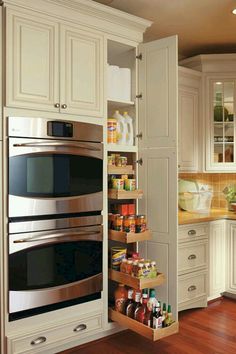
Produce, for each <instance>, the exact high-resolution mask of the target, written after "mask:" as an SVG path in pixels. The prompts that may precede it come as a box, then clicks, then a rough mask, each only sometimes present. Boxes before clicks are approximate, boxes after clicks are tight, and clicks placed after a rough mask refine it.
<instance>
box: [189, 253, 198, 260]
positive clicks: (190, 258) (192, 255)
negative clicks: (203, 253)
mask: <svg viewBox="0 0 236 354" xmlns="http://www.w3.org/2000/svg"><path fill="white" fill-rule="evenodd" d="M196 258H197V256H196V254H190V256H188V259H189V260H192V259H196Z"/></svg>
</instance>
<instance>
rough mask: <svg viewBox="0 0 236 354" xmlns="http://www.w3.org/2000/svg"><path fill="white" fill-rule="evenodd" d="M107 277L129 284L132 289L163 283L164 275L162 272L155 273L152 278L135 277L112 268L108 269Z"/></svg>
mask: <svg viewBox="0 0 236 354" xmlns="http://www.w3.org/2000/svg"><path fill="white" fill-rule="evenodd" d="M109 279H111V280H113V281H116V282H118V283H122V284H125V285H127V286H130V287H131V288H133V289H147V288H153V287H156V286H159V285H161V284H163V283H164V281H165V276H164V274H162V273H156V275H155V277H154V278H137V277H135V276H132V275H129V274H126V273H123V272H120V271H117V270H114V269H109Z"/></svg>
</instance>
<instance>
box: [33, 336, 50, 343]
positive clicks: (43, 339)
mask: <svg viewBox="0 0 236 354" xmlns="http://www.w3.org/2000/svg"><path fill="white" fill-rule="evenodd" d="M46 340H47V339H46V337H43V336H42V337H38V338H36V339H34V340H32V342H31V343H30V344H31V345H38V344H42V343H44V342H46Z"/></svg>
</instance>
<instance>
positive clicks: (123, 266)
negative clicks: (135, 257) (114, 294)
mask: <svg viewBox="0 0 236 354" xmlns="http://www.w3.org/2000/svg"><path fill="white" fill-rule="evenodd" d="M126 266H127V259H126V258H123V259H122V261H121V265H120V272H122V273H126Z"/></svg>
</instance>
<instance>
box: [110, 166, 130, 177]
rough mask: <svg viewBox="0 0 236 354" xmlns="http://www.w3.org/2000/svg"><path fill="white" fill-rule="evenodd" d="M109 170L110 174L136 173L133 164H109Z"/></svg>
mask: <svg viewBox="0 0 236 354" xmlns="http://www.w3.org/2000/svg"><path fill="white" fill-rule="evenodd" d="M107 171H108V174H109V175H133V174H134V169H133V166H132V165H127V166H124V167H118V166H107Z"/></svg>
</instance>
